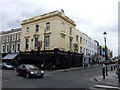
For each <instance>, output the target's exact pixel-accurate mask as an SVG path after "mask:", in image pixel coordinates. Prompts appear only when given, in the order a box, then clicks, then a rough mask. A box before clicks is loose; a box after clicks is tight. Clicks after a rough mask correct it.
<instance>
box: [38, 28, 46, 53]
mask: <svg viewBox="0 0 120 90" xmlns="http://www.w3.org/2000/svg"><path fill="white" fill-rule="evenodd" d="M39 27H40V28H42V29H43V30H44V51H45V36H46V29H45V28H43V27H41V26H39Z"/></svg>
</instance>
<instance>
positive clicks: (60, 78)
mask: <svg viewBox="0 0 120 90" xmlns="http://www.w3.org/2000/svg"><path fill="white" fill-rule="evenodd" d="M101 68H102V66H101V65H100V66H94V67H88V68H81V69H79V70H74V71H66V72H60V71H58V72H53V73H48V72H46V74H45V76H44V78H34V79H27V78H25V77H22V76H17V75H16V73H15V70H3V71H2V87H3V88H89V87H91V86H92V85H94V84H98V83H99V82H96V81H94V80H93V78H94V77H96V76H99V75H101ZM99 84H100V83H99Z"/></svg>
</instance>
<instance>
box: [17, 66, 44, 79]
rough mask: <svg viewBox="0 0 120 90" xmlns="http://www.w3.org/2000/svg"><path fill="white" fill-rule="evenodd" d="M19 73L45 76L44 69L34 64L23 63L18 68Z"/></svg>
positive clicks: (28, 75)
mask: <svg viewBox="0 0 120 90" xmlns="http://www.w3.org/2000/svg"><path fill="white" fill-rule="evenodd" d="M16 73H17V75H21V76H26V77H27V78H32V77H43V76H44V71H43V70H41V69H39V68H38V67H36V66H35V65H32V64H21V65H19V66H18V67H17V68H16Z"/></svg>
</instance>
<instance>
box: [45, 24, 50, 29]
mask: <svg viewBox="0 0 120 90" xmlns="http://www.w3.org/2000/svg"><path fill="white" fill-rule="evenodd" d="M46 29H47V30H50V22H47V23H46Z"/></svg>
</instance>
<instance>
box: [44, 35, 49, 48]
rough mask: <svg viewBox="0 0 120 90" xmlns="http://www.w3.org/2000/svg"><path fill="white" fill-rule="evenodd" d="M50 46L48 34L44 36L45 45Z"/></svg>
mask: <svg viewBox="0 0 120 90" xmlns="http://www.w3.org/2000/svg"><path fill="white" fill-rule="evenodd" d="M49 46H50V36H45V47H49Z"/></svg>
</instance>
